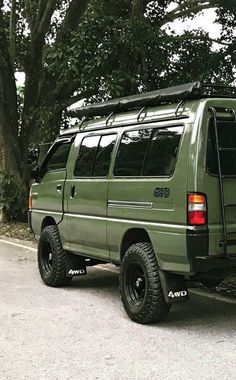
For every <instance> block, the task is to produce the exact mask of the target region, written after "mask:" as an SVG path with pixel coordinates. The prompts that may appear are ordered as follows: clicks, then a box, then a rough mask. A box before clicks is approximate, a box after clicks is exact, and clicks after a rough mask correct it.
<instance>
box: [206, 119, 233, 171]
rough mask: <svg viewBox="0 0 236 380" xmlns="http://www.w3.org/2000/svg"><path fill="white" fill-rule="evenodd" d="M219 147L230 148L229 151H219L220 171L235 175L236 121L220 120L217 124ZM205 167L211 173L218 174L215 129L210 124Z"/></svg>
mask: <svg viewBox="0 0 236 380" xmlns="http://www.w3.org/2000/svg"><path fill="white" fill-rule="evenodd" d="M218 138H219V147H220V148H231V149H232V150H231V151H227V152H226V151H221V153H220V156H221V171H222V174H223V175H236V123H232V122H231V123H227V122H221V123H220V124H219V125H218ZM233 149H235V150H233ZM206 167H207V169H208V171H209V172H210V173H212V174H218V164H217V154H216V141H215V130H214V125H213V123H212V124H211V125H210V128H209V134H208V144H207V157H206Z"/></svg>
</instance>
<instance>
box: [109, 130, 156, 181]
mask: <svg viewBox="0 0 236 380" xmlns="http://www.w3.org/2000/svg"><path fill="white" fill-rule="evenodd" d="M150 136H151V129H141V130H138V131H129V132H125V133H124V134H123V136H122V140H121V143H120V146H119V151H118V153H117V157H116V163H115V168H114V175H115V176H141V173H142V167H143V162H144V158H145V153H146V149H147V146H148V142H149V139H150Z"/></svg>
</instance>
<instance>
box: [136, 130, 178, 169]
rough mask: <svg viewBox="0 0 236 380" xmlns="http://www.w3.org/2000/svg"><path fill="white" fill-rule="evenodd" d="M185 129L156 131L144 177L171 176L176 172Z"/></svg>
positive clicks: (149, 150) (150, 145) (152, 139)
mask: <svg viewBox="0 0 236 380" xmlns="http://www.w3.org/2000/svg"><path fill="white" fill-rule="evenodd" d="M182 131H183V127H167V128H159V129H155V130H154V131H153V134H152V138H151V141H150V144H149V149H148V154H147V158H146V162H145V166H144V170H143V175H144V176H169V175H171V174H172V173H173V172H174V169H175V163H176V156H177V151H178V146H179V142H180V137H181V135H182Z"/></svg>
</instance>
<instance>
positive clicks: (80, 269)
mask: <svg viewBox="0 0 236 380" xmlns="http://www.w3.org/2000/svg"><path fill="white" fill-rule="evenodd" d="M85 274H87V269H86V265H85V259H84V258H83V257H81V256H78V255H75V254H74V253H71V252H66V276H67V277H72V276H73V277H74V276H84V275H85Z"/></svg>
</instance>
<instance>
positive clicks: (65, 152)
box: [43, 142, 71, 173]
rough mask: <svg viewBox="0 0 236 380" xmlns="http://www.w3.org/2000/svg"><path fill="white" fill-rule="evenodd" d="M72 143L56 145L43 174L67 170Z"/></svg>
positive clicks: (46, 162) (47, 159)
mask: <svg viewBox="0 0 236 380" xmlns="http://www.w3.org/2000/svg"><path fill="white" fill-rule="evenodd" d="M70 147H71V142H68V143H63V144H59V143H58V144H56V145H55V148H52V151H51V152H50V155H49V156H48V158H46V161H45V164H44V165H43V172H44V173H45V172H46V171H51V170H61V169H65V167H66V163H67V159H68V156H69V152H70Z"/></svg>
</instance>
